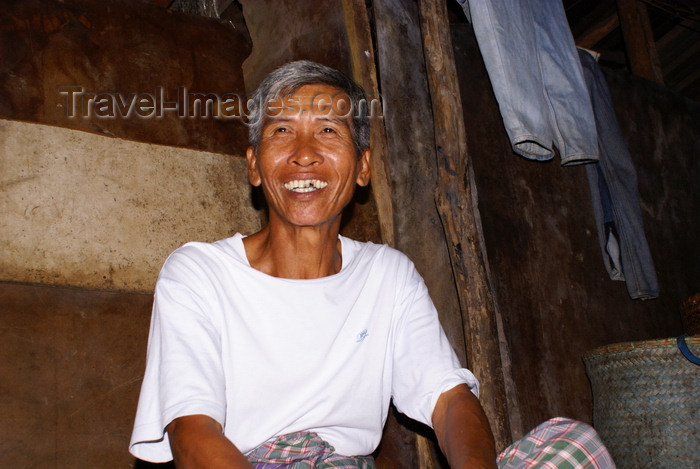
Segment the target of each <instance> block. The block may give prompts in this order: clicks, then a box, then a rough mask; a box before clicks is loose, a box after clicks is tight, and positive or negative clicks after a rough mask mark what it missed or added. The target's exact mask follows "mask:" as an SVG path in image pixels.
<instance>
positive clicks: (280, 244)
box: [243, 223, 342, 279]
mask: <svg viewBox="0 0 700 469" xmlns="http://www.w3.org/2000/svg"><path fill="white" fill-rule="evenodd" d="M339 225H340V224H339V223H333V224H332V225H323V226H318V227H284V228H277V229H271V227H270V225H268V226H266V227H265V228H263V229H262V230H261V231H259V232H257V233H255V234H254V235H251V236H248V237H246V238H244V239H243V244H244V246H245V250H246V255H247V257H248V262H249V263H250V265H251V267H253V268H254V269H257V270H259V271H261V272H264V273H266V274H268V275H271V276H273V277H280V278H293V279H311V278H321V277H327V276H329V275H333V274H336V273H338V272H339V271H340V268H341V266H342V252H341V246H340V240H339V239H338V229H339Z"/></svg>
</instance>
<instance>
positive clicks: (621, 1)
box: [617, 0, 664, 85]
mask: <svg viewBox="0 0 700 469" xmlns="http://www.w3.org/2000/svg"><path fill="white" fill-rule="evenodd" d="M617 10H618V14H619V16H620V26H621V27H622V34H623V36H624V38H625V48H626V49H627V58H628V60H629V63H630V68H631V69H632V73H634V74H635V75H637V76H640V77H642V78H646V79H647V80H650V81H653V82H654V83H658V84H660V85H663V84H664V79H663V73H662V72H661V65H660V62H659V54H658V53H657V52H656V43H655V42H654V35H653V33H652V30H651V23H650V22H649V13H648V11H647V6H646V5H645V4H644V2H641V1H639V0H617Z"/></svg>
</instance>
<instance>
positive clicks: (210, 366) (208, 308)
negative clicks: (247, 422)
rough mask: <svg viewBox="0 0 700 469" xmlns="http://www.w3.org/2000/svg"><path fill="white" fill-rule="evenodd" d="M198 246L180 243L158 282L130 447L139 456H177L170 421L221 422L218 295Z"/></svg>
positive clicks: (222, 392)
mask: <svg viewBox="0 0 700 469" xmlns="http://www.w3.org/2000/svg"><path fill="white" fill-rule="evenodd" d="M197 254H198V252H197V250H196V248H192V247H187V246H185V247H184V248H180V249H179V250H177V251H175V252H174V253H173V254H172V255H171V256H170V257H169V258H168V260H167V261H166V263H165V265H164V266H163V269H162V270H161V273H160V275H159V278H158V282H157V284H156V291H155V296H154V303H153V314H152V317H151V328H150V333H149V340H148V351H147V358H146V372H145V375H144V380H143V384H142V387H141V395H140V397H139V404H138V409H137V412H136V420H135V423H134V431H133V433H132V437H131V443H130V446H129V449H130V451H131V453H132V454H133V455H134V456H136V457H137V458H139V459H143V460H146V461H151V462H166V461H170V460H172V453H171V450H170V444H169V442H168V436H167V434H166V433H165V427H166V426H167V425H168V424H169V423H170V422H172V421H173V420H174V419H176V418H178V417H182V416H185V415H195V414H204V415H208V416H210V417H212V418H214V419H215V420H217V421H218V422H220V423H221V424H222V425H223V424H224V418H225V409H226V404H225V384H224V378H223V376H224V373H223V372H222V363H221V338H220V335H219V332H218V331H219V330H220V329H219V327H218V326H217V320H218V318H217V317H216V316H215V313H214V312H213V311H215V310H214V309H213V308H212V305H211V302H212V298H216V295H215V294H214V293H215V292H213V291H212V290H213V287H212V285H211V284H209V283H208V282H207V280H206V278H207V275H206V274H205V270H206V268H205V265H206V263H205V262H202V260H201V259H198V256H197Z"/></svg>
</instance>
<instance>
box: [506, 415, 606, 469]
mask: <svg viewBox="0 0 700 469" xmlns="http://www.w3.org/2000/svg"><path fill="white" fill-rule="evenodd" d="M498 467H499V468H500V469H523V468H533V467H537V468H551V469H614V468H615V463H614V462H613V460H612V457H610V453H608V450H607V448H606V447H605V445H604V444H603V442H602V441H601V440H600V437H599V436H598V434H597V433H596V431H595V430H594V429H593V428H591V427H590V426H589V425H586V424H585V423H582V422H577V421H575V420H569V419H565V418H561V417H557V418H554V419H551V420H547V421H546V422H544V423H542V424H541V425H538V426H537V427H535V428H534V429H533V430H532V431H531V432H530V433H528V434H527V435H525V436H524V437H523V438H521V439H520V440H518V441H516V442H515V443H513V444H512V445H510V446H509V447H508V448H506V449H505V450H504V451H503V452H502V453H501V454H500V455H499V456H498Z"/></svg>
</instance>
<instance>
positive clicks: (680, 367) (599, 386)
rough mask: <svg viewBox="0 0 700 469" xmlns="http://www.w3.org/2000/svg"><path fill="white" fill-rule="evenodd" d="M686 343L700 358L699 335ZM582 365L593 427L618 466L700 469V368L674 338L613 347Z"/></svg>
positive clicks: (593, 352)
mask: <svg viewBox="0 0 700 469" xmlns="http://www.w3.org/2000/svg"><path fill="white" fill-rule="evenodd" d="M686 343H687V345H688V348H689V349H690V350H691V351H692V352H693V353H694V354H695V355H696V356H697V355H700V336H695V337H688V338H686ZM583 361H584V363H585V364H586V371H587V373H588V377H589V378H590V380H591V386H592V389H593V426H594V427H595V429H596V430H597V431H598V433H599V434H600V436H601V438H602V439H603V442H605V445H606V446H607V447H608V449H609V450H610V453H611V455H612V456H613V459H614V461H615V463H616V464H617V466H618V468H620V469H625V468H630V469H641V468H654V469H659V468H673V469H676V468H684V469H685V468H693V469H700V366H698V365H695V364H693V363H691V362H690V361H689V360H688V359H686V358H685V357H684V356H683V355H682V354H681V352H680V351H679V349H678V345H677V343H676V339H661V340H650V341H644V342H628V343H622V344H615V345H609V346H606V347H602V348H598V349H595V350H591V351H589V352H586V353H585V354H584V356H583Z"/></svg>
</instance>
